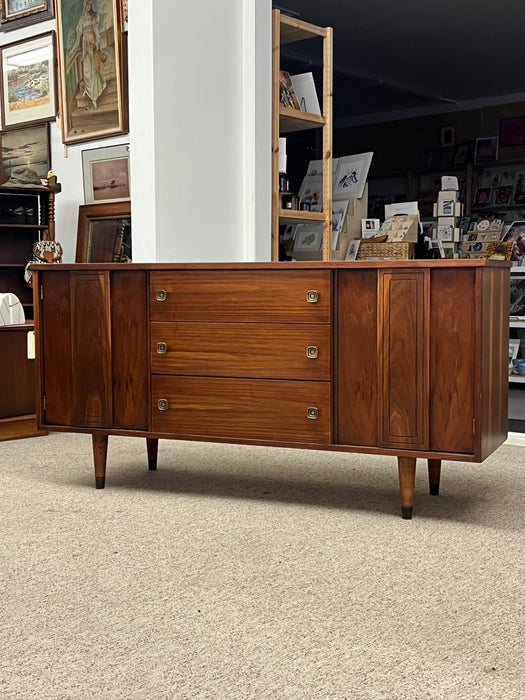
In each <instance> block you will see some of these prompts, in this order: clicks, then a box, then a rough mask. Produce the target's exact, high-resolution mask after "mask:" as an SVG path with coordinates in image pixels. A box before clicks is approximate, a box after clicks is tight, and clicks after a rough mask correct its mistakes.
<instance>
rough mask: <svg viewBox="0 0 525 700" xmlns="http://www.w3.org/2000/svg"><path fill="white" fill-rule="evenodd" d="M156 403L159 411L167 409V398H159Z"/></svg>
mask: <svg viewBox="0 0 525 700" xmlns="http://www.w3.org/2000/svg"><path fill="white" fill-rule="evenodd" d="M157 405H158V407H159V411H167V410H168V399H159V402H158V404H157Z"/></svg>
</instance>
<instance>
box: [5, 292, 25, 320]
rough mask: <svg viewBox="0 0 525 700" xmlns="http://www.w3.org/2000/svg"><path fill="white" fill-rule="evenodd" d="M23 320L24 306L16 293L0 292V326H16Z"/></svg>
mask: <svg viewBox="0 0 525 700" xmlns="http://www.w3.org/2000/svg"><path fill="white" fill-rule="evenodd" d="M25 320H26V317H25V313H24V307H23V306H22V304H21V303H20V299H19V298H18V297H17V296H16V294H11V293H10V292H7V293H5V294H0V326H18V325H20V324H22V323H25Z"/></svg>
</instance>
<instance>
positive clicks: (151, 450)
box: [146, 438, 159, 472]
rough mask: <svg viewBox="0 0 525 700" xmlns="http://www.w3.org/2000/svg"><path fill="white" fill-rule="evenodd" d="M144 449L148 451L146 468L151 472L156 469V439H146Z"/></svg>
mask: <svg viewBox="0 0 525 700" xmlns="http://www.w3.org/2000/svg"><path fill="white" fill-rule="evenodd" d="M146 448H147V450H148V468H149V470H150V471H152V472H153V471H155V470H156V468H157V454H158V451H159V440H158V438H146Z"/></svg>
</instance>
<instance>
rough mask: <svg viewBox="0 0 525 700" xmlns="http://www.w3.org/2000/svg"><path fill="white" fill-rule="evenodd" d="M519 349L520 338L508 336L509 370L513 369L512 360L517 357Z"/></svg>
mask: <svg viewBox="0 0 525 700" xmlns="http://www.w3.org/2000/svg"><path fill="white" fill-rule="evenodd" d="M519 349H520V339H519V338H509V371H511V370H512V369H513V365H512V363H513V360H515V359H516V358H517V357H518V352H519Z"/></svg>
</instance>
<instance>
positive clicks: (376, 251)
mask: <svg viewBox="0 0 525 700" xmlns="http://www.w3.org/2000/svg"><path fill="white" fill-rule="evenodd" d="M415 247H416V244H415V243H405V242H400V243H387V242H386V241H385V242H384V243H377V242H375V241H374V242H372V241H369V240H366V239H365V240H362V241H361V244H360V246H359V250H358V251H357V260H367V259H369V258H379V259H384V258H386V259H393V260H412V259H413V258H414V253H415Z"/></svg>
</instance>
